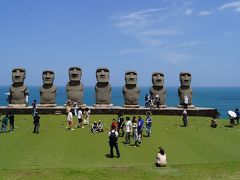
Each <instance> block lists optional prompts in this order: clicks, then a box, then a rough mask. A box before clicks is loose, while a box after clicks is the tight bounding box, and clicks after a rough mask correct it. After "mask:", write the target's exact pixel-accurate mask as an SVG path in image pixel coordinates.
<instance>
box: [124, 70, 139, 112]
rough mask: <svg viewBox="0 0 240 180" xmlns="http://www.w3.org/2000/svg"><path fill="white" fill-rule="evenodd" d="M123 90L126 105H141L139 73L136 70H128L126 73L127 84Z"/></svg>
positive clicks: (128, 106)
mask: <svg viewBox="0 0 240 180" xmlns="http://www.w3.org/2000/svg"><path fill="white" fill-rule="evenodd" d="M122 92H123V96H124V102H125V104H124V107H127V108H138V107H139V104H138V100H139V96H140V89H139V87H138V86H137V73H136V72H135V71H127V72H126V73H125V86H123V89H122Z"/></svg>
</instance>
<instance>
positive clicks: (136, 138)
mask: <svg viewBox="0 0 240 180" xmlns="http://www.w3.org/2000/svg"><path fill="white" fill-rule="evenodd" d="M134 117H135V116H134ZM137 127H138V124H137V119H136V118H133V121H132V130H133V140H134V146H135V147H137V146H138V130H137Z"/></svg>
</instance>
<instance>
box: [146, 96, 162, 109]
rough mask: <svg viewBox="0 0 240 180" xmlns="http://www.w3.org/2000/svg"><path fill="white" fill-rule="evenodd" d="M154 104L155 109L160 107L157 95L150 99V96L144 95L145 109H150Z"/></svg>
mask: <svg viewBox="0 0 240 180" xmlns="http://www.w3.org/2000/svg"><path fill="white" fill-rule="evenodd" d="M154 104H156V107H157V108H159V107H160V97H159V95H158V94H157V95H156V97H155V98H153V97H151V95H150V94H146V95H145V108H152V107H154Z"/></svg>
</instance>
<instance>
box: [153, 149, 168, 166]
mask: <svg viewBox="0 0 240 180" xmlns="http://www.w3.org/2000/svg"><path fill="white" fill-rule="evenodd" d="M155 165H156V166H157V167H166V166H167V155H166V154H165V152H164V149H163V148H160V150H159V153H158V154H157V157H156V163H155Z"/></svg>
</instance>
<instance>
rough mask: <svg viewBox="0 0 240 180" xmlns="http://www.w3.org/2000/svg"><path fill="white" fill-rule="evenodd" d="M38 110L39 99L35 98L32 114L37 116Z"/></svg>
mask: <svg viewBox="0 0 240 180" xmlns="http://www.w3.org/2000/svg"><path fill="white" fill-rule="evenodd" d="M36 111H37V100H36V99H34V101H33V103H32V116H33V117H34V116H35V113H36Z"/></svg>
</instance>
